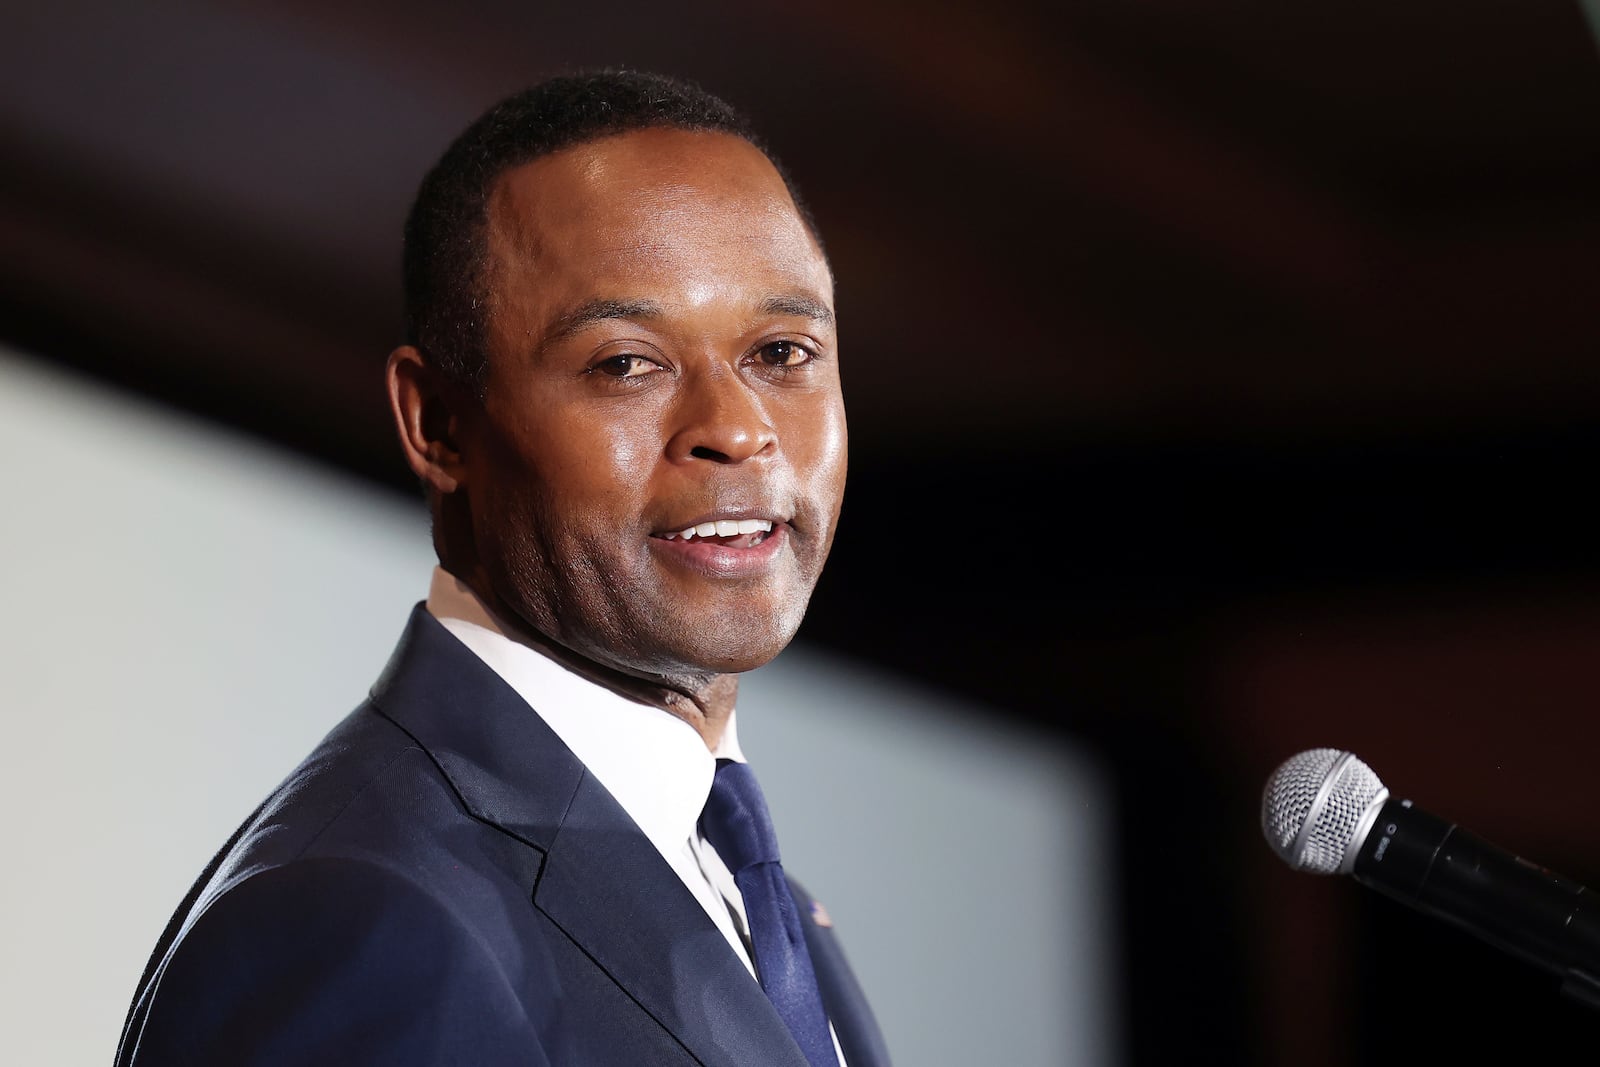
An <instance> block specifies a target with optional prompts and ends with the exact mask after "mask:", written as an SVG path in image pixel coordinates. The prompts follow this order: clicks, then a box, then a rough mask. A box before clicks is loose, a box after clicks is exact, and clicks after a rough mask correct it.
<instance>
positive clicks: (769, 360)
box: [757, 341, 816, 367]
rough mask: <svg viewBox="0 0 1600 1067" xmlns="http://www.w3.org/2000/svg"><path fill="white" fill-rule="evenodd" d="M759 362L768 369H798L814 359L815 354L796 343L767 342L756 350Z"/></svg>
mask: <svg viewBox="0 0 1600 1067" xmlns="http://www.w3.org/2000/svg"><path fill="white" fill-rule="evenodd" d="M757 354H758V355H759V356H760V357H761V362H763V363H765V364H766V365H767V366H769V367H799V366H803V365H804V364H806V363H809V362H811V361H812V360H813V359H815V358H816V353H815V352H813V351H811V349H809V348H807V347H805V346H804V345H802V344H800V343H799V342H798V341H769V342H767V343H766V344H764V345H762V346H761V347H760V348H759V349H757Z"/></svg>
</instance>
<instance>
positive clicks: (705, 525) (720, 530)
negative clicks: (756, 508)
mask: <svg viewBox="0 0 1600 1067" xmlns="http://www.w3.org/2000/svg"><path fill="white" fill-rule="evenodd" d="M757 531H759V532H761V533H771V532H772V523H771V522H770V521H769V520H767V519H738V520H735V519H718V520H717V521H716V522H702V523H701V524H700V525H698V526H691V527H689V528H688V529H687V530H680V531H679V532H677V533H669V534H667V540H669V541H670V540H672V539H673V538H674V537H681V538H683V539H684V540H685V541H688V540H690V539H691V538H693V537H694V536H695V535H696V534H699V535H700V536H701V537H732V536H734V535H735V534H752V533H756V532H757Z"/></svg>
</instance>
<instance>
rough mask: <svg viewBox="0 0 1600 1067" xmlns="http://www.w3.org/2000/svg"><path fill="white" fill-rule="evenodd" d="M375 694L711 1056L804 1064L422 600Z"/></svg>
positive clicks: (613, 822) (529, 720)
mask: <svg viewBox="0 0 1600 1067" xmlns="http://www.w3.org/2000/svg"><path fill="white" fill-rule="evenodd" d="M372 699H373V704H374V705H375V706H376V707H377V708H378V709H379V710H380V712H382V713H383V714H384V715H386V716H387V717H389V718H390V719H392V720H393V721H394V722H395V723H396V724H398V725H399V726H400V727H401V728H402V729H404V730H405V731H406V732H407V733H409V734H410V735H411V736H412V737H413V738H415V739H416V741H417V743H418V744H419V745H421V746H422V748H423V749H425V750H426V751H427V752H428V753H429V755H430V756H431V757H432V758H433V759H434V760H435V761H436V762H437V763H438V765H439V767H440V768H441V770H442V771H443V772H444V774H445V776H446V777H447V778H449V780H450V782H451V785H452V786H453V787H454V788H455V790H456V792H457V793H458V794H459V795H460V796H461V799H462V803H463V804H464V805H465V806H466V808H467V810H468V811H470V812H471V813H472V814H473V815H474V816H475V817H476V818H478V819H481V820H483V821H484V822H487V823H490V824H492V825H495V826H498V827H500V828H501V829H503V830H505V831H506V832H507V833H509V834H511V835H512V836H514V837H516V838H518V839H519V840H521V841H523V842H525V843H527V844H528V845H530V846H532V847H533V848H535V849H537V850H538V851H539V852H541V853H542V854H543V856H544V859H543V863H542V865H541V871H540V874H539V878H538V881H537V883H536V885H535V888H534V892H533V900H532V905H533V906H535V907H537V908H539V910H541V911H542V912H543V913H544V914H545V915H546V916H547V917H548V918H549V919H550V920H551V921H552V922H554V923H555V924H556V925H557V926H558V927H560V928H561V930H562V931H563V932H565V933H566V934H567V936H569V937H571V938H572V940H573V941H574V942H575V943H577V944H578V945H579V946H580V947H581V948H582V949H583V950H584V952H585V953H587V954H588V955H589V956H590V958H592V959H593V960H594V961H595V963H596V964H597V965H599V966H600V967H601V968H602V969H603V970H604V971H605V972H606V973H607V974H608V975H609V976H610V977H611V979H612V980H613V981H614V982H616V983H617V984H618V985H619V986H621V987H622V988H623V989H624V990H625V991H626V992H627V993H628V995H629V996H630V997H632V998H633V999H634V1000H635V1001H636V1002H637V1003H638V1004H639V1005H640V1006H641V1007H642V1008H643V1009H644V1010H645V1011H646V1012H648V1013H649V1014H650V1015H651V1016H652V1017H653V1018H654V1019H655V1020H656V1021H657V1022H658V1023H660V1024H661V1025H662V1026H663V1027H665V1028H666V1029H667V1031H668V1032H670V1033H671V1034H672V1035H673V1036H674V1037H675V1038H677V1040H678V1041H679V1042H680V1043H681V1044H682V1045H683V1046H684V1048H686V1049H687V1050H688V1051H689V1052H690V1054H691V1055H693V1056H694V1057H695V1058H696V1059H697V1060H699V1061H700V1062H701V1063H703V1064H706V1065H707V1067H747V1065H749V1064H752V1063H759V1064H762V1065H763V1067H768V1065H770V1067H806V1062H805V1058H804V1056H802V1054H801V1052H800V1049H799V1047H798V1046H796V1045H795V1043H794V1040H793V1039H792V1038H791V1037H790V1036H789V1032H788V1030H787V1028H786V1027H785V1026H784V1025H783V1022H782V1020H781V1019H779V1018H778V1014H777V1012H776V1011H774V1010H773V1008H772V1005H771V1003H770V1002H769V1001H768V1000H767V998H766V996H765V994H763V993H762V992H761V988H760V986H758V985H757V984H756V982H755V981H754V980H753V979H752V978H751V977H750V972H749V971H747V970H746V969H745V967H744V964H743V963H741V962H740V961H739V959H738V957H737V956H736V955H735V954H734V952H733V950H732V948H730V947H729V945H728V943H727V941H726V940H724V938H723V936H722V934H721V933H720V932H719V931H718V930H717V928H716V926H715V924H713V923H712V921H711V919H710V918H709V917H708V916H707V915H706V914H705V912H704V910H702V908H701V907H700V905H699V903H698V902H697V901H696V900H695V899H694V897H693V896H692V895H691V894H690V892H689V890H688V889H687V888H685V887H684V885H683V883H682V882H681V881H679V879H678V876H677V874H676V873H675V872H674V871H673V870H672V868H671V867H670V866H668V864H667V862H666V860H664V859H663V858H662V857H661V854H660V853H658V852H657V851H656V849H655V846H653V845H651V844H650V841H649V839H648V838H646V837H645V836H644V834H643V832H642V831H640V830H639V828H638V826H637V825H635V824H634V822H633V820H632V819H630V818H629V817H628V815H627V813H626V812H624V811H623V810H622V808H621V806H620V805H619V804H617V802H616V800H615V799H614V798H613V797H612V796H611V794H610V793H608V792H607V791H606V789H605V787H604V786H602V785H601V784H600V783H599V782H598V781H597V780H596V779H595V778H594V776H593V775H591V774H589V773H588V771H587V770H586V769H585V768H584V766H583V764H582V763H581V762H580V761H579V760H578V758H577V757H576V756H574V755H573V754H572V752H571V750H570V749H568V748H567V747H566V745H564V744H563V743H562V742H561V739H560V738H559V737H557V736H556V735H555V733H554V731H552V730H551V729H550V728H549V726H547V725H546V724H545V722H544V720H543V719H541V718H540V717H539V716H538V715H537V714H536V713H535V712H534V711H533V709H532V708H530V707H528V705H527V704H526V703H525V702H524V701H523V700H522V698H521V697H519V696H518V695H517V694H516V692H515V691H514V690H512V688H511V687H510V686H509V685H507V684H506V683H505V682H504V681H502V680H501V678H500V677H499V675H497V674H495V673H494V671H493V670H491V669H490V668H489V667H488V666H487V665H486V664H484V663H483V661H482V660H480V659H478V657H477V656H476V655H474V654H473V653H472V652H471V651H470V650H469V649H467V648H466V646H464V645H462V644H461V643H460V642H459V641H457V640H456V639H455V637H454V636H452V635H451V634H450V632H449V631H448V630H446V629H445V628H444V627H443V626H440V625H439V623H438V621H437V620H436V619H434V618H433V617H432V616H431V615H429V614H428V613H427V611H426V610H425V609H424V608H423V607H422V606H420V605H419V606H418V607H417V608H416V609H415V610H414V611H413V613H412V617H411V623H410V625H409V626H408V627H407V628H406V632H405V634H404V636H403V637H402V638H401V641H400V646H399V647H398V648H397V649H396V651H395V655H394V657H393V659H392V660H391V661H390V664H389V667H388V668H387V669H386V670H385V672H384V674H383V677H382V678H380V679H379V681H378V683H377V685H375V686H374V687H373V692H372Z"/></svg>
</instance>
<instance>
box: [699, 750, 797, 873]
mask: <svg viewBox="0 0 1600 1067" xmlns="http://www.w3.org/2000/svg"><path fill="white" fill-rule="evenodd" d="M700 832H701V833H703V834H705V835H706V840H707V841H709V842H711V847H712V848H714V849H716V850H717V855H718V856H721V857H722V860H723V862H724V863H726V864H727V865H728V870H730V871H732V872H733V873H734V874H736V875H737V874H738V873H739V872H740V871H742V870H746V869H747V868H749V867H752V866H754V865H755V864H758V863H777V862H778V835H777V834H776V833H775V832H774V831H773V829H772V816H771V815H770V814H769V813H768V812H767V802H766V798H764V797H763V796H762V795H761V786H760V785H759V784H757V782H756V776H755V772H753V771H752V770H751V769H750V767H749V766H748V765H747V764H743V763H737V762H735V761H733V760H718V761H717V773H716V777H715V778H713V779H712V781H711V795H710V796H709V797H707V798H706V807H705V811H704V812H703V813H702V814H701V816H700Z"/></svg>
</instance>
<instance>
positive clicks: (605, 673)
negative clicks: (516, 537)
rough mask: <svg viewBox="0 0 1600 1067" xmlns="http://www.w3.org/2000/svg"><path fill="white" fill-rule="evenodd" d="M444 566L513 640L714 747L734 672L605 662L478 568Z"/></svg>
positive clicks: (730, 705) (730, 703)
mask: <svg viewBox="0 0 1600 1067" xmlns="http://www.w3.org/2000/svg"><path fill="white" fill-rule="evenodd" d="M444 566H445V570H446V571H448V572H449V573H450V574H451V575H453V576H454V577H455V578H456V579H457V580H458V581H460V582H461V584H463V585H465V586H466V587H467V589H469V590H470V591H471V592H472V594H473V595H474V596H476V597H477V599H478V601H479V603H480V604H481V605H482V606H483V608H484V609H485V610H486V611H487V612H488V613H489V615H490V618H491V620H492V622H493V623H494V625H495V627H496V628H497V629H499V630H500V632H501V633H503V634H505V635H506V636H507V637H510V638H511V639H513V640H515V641H519V642H521V643H522V644H525V645H528V646H529V647H531V648H536V649H538V650H539V651H540V652H541V653H542V654H544V655H545V656H548V657H549V658H550V659H553V660H555V661H556V662H557V663H560V664H561V665H562V666H564V667H566V668H567V669H568V670H570V671H572V672H573V673H574V674H578V675H581V676H582V677H584V678H586V679H588V680H589V681H591V682H593V683H595V684H596V685H600V686H604V687H605V688H607V689H610V690H611V691H612V692H614V693H618V694H620V695H622V696H625V697H627V698H628V699H630V700H633V701H636V702H638V703H640V704H646V705H649V706H651V707H656V708H660V709H661V710H663V711H665V712H666V713H667V714H669V715H672V716H674V717H676V718H679V719H682V720H683V721H684V722H686V723H688V724H689V725H690V726H692V727H694V729H695V732H696V733H698V734H699V735H700V737H701V739H702V740H703V741H705V744H706V748H708V749H710V750H712V751H715V750H716V748H717V745H718V743H720V742H721V740H722V735H723V733H724V731H726V729H727V726H728V719H729V717H730V716H732V714H733V709H734V704H735V701H736V700H737V698H738V692H739V676H738V675H736V674H697V673H693V674H692V673H685V674H682V675H676V676H661V675H644V674H635V673H630V672H628V671H624V670H621V669H619V668H617V667H613V666H609V665H607V664H605V663H602V662H600V661H598V660H596V659H594V658H593V657H591V656H587V655H584V654H583V653H581V652H579V651H577V650H575V649H573V648H571V647H569V646H567V645H565V644H563V643H561V642H560V641H557V640H555V639H554V638H552V637H550V636H549V635H548V634H545V633H543V632H542V631H540V630H538V629H537V628H535V627H534V626H532V625H531V624H529V623H528V622H527V621H526V620H524V619H523V618H522V616H521V615H520V614H519V613H518V612H516V611H515V610H513V609H512V608H511V607H510V605H508V604H507V603H506V602H505V601H504V600H503V599H501V598H500V597H499V596H497V595H496V594H495V593H494V590H493V588H492V586H491V585H490V583H489V582H488V581H487V580H486V577H485V575H484V574H483V572H482V570H481V569H478V568H471V569H464V571H463V570H456V569H455V568H453V567H450V566H449V565H448V564H446V565H444Z"/></svg>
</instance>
